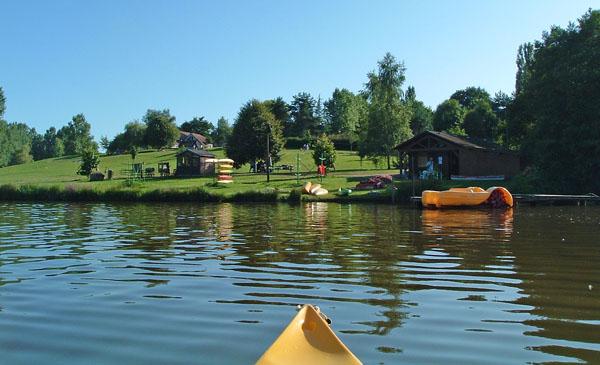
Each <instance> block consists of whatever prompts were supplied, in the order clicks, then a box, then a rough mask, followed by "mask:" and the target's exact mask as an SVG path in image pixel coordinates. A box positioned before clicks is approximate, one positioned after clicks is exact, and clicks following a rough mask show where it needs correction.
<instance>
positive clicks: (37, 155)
mask: <svg viewBox="0 0 600 365" xmlns="http://www.w3.org/2000/svg"><path fill="white" fill-rule="evenodd" d="M30 134H31V156H32V157H33V159H34V160H36V161H37V160H41V159H44V158H47V157H49V156H48V155H47V153H46V148H45V146H44V136H42V135H41V134H39V133H38V132H37V131H36V130H35V128H31V131H30Z"/></svg>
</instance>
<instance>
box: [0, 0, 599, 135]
mask: <svg viewBox="0 0 600 365" xmlns="http://www.w3.org/2000/svg"><path fill="white" fill-rule="evenodd" d="M590 7H591V8H596V9H597V8H600V0H577V1H575V0H572V1H569V0H565V1H552V0H544V1H542V0H538V1H508V0H503V1H416V0H415V1H400V0H397V1H378V0H373V1H366V0H365V1H307V0H303V1H284V0H279V1H278V0H272V1H267V0H254V1H241V0H240V1H212V2H209V1H200V0H198V1H183V0H181V1H166V0H165V1H152V0H144V1H117V0H114V1H110V0H102V1H61V0H53V1H23V0H2V1H0V24H2V27H1V29H0V86H2V88H3V89H4V94H5V96H6V98H7V111H6V114H5V119H6V120H8V121H11V122H17V121H22V122H26V123H27V124H29V125H30V126H33V127H35V128H36V129H38V131H41V132H43V131H44V130H46V129H47V128H48V127H50V126H57V127H60V126H62V125H64V124H66V123H67V122H68V121H69V120H70V118H71V117H72V116H73V115H75V114H77V113H84V114H85V115H86V118H87V119H88V121H89V122H90V123H91V124H92V133H93V134H94V135H95V137H96V139H99V138H100V136H102V135H107V136H109V137H112V136H114V135H115V134H116V133H118V132H120V131H121V130H122V128H123V126H124V124H125V123H127V122H129V121H131V120H134V119H141V118H142V116H143V115H144V113H145V111H146V110H147V109H149V108H153V109H163V108H168V109H170V110H171V113H172V114H173V115H175V116H176V117H177V122H178V123H182V122H184V121H186V120H189V119H191V118H192V117H194V116H205V117H206V118H207V119H208V120H210V121H212V122H216V120H217V118H218V117H219V116H225V117H226V118H227V119H229V121H230V122H233V120H234V119H235V116H236V114H237V112H238V110H239V108H240V106H241V105H242V104H243V103H244V102H246V101H248V100H249V99H252V98H257V99H261V100H262V99H268V98H274V97H277V96H282V97H283V98H284V99H286V100H287V101H290V100H291V98H292V96H293V95H294V94H296V93H298V92H302V91H306V92H309V93H311V94H313V95H314V96H315V97H317V96H319V95H320V96H321V98H322V99H327V98H328V97H329V96H330V95H331V93H332V92H333V90H334V89H335V88H336V87H340V88H342V87H344V88H348V89H350V90H352V91H358V90H360V89H361V88H362V87H363V84H364V82H365V81H366V74H367V72H369V71H371V70H373V69H375V67H376V64H377V61H378V60H379V59H381V58H382V57H383V55H384V54H385V53H386V52H388V51H389V52H391V53H392V54H394V55H395V56H396V57H397V58H398V59H399V60H402V61H404V63H405V66H406V68H407V72H406V84H405V87H406V86H408V85H413V86H415V88H416V91H417V97H418V98H419V99H421V100H423V101H424V102H425V103H426V104H427V105H429V106H431V107H433V108H435V107H436V106H437V105H438V104H439V103H440V102H442V101H443V100H445V99H447V98H448V97H449V95H450V94H451V93H452V92H454V91H455V90H457V89H462V88H464V87H467V86H481V87H484V88H485V89H487V90H488V91H489V92H490V93H492V94H493V93H494V92H496V91H498V90H503V91H504V92H507V93H510V92H512V91H513V89H514V75H515V71H516V66H515V57H516V51H517V47H518V46H519V44H521V43H524V42H527V41H533V40H535V39H540V37H541V33H542V32H543V31H544V30H547V29H549V28H550V26H551V25H553V24H556V25H560V26H566V25H567V24H568V22H569V21H575V20H576V19H577V18H578V17H580V16H581V15H582V14H583V13H585V11H586V10H587V9H588V8H590Z"/></svg>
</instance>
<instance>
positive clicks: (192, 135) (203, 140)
mask: <svg viewBox="0 0 600 365" xmlns="http://www.w3.org/2000/svg"><path fill="white" fill-rule="evenodd" d="M189 138H193V139H195V140H197V141H198V142H200V143H202V144H206V142H207V139H206V137H205V136H203V135H202V134H200V133H192V132H185V131H179V141H181V142H183V141H186V140H189Z"/></svg>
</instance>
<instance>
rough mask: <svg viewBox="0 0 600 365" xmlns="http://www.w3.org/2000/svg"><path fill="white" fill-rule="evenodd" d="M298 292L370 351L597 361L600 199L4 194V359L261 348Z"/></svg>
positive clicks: (143, 359)
mask: <svg viewBox="0 0 600 365" xmlns="http://www.w3.org/2000/svg"><path fill="white" fill-rule="evenodd" d="M299 303H313V304H317V305H319V306H320V307H321V310H322V311H323V312H325V313H326V314H327V315H328V316H329V317H330V318H332V320H333V328H334V330H335V331H336V332H337V333H338V335H339V336H340V337H341V339H342V341H344V342H345V343H346V344H347V345H348V346H349V347H350V349H352V351H353V352H354V353H355V354H356V355H357V356H358V357H359V358H360V359H361V360H362V361H363V362H364V363H365V364H379V363H382V364H442V363H443V364H484V363H485V364H524V363H546V362H547V363H563V362H564V363H585V362H589V363H600V207H598V206H593V207H534V208H530V207H518V208H516V209H514V210H512V211H485V210H448V211H435V210H424V211H421V210H418V209H409V208H399V207H394V206H386V205H366V204H360V205H338V204H325V203H313V204H305V205H301V206H288V205H285V204H278V205H230V204H221V205H204V206H198V205H176V204H164V205H143V204H140V205H111V204H4V203H0V363H2V364H84V363H85V364H167V363H168V364H252V363H253V362H254V361H256V359H257V358H258V357H259V356H260V355H261V354H262V352H263V351H264V350H265V349H266V348H267V347H268V346H269V344H270V343H271V342H272V341H273V340H274V339H275V338H276V337H277V335H278V334H279V333H280V331H281V330H282V329H283V328H284V327H285V325H286V324H287V323H288V322H289V320H290V319H291V318H292V317H293V316H294V315H295V312H296V311H295V305H296V304H299Z"/></svg>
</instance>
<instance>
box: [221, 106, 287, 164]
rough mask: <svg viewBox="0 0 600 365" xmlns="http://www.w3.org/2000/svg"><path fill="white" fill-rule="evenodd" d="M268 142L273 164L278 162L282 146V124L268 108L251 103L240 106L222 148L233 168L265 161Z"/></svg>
mask: <svg viewBox="0 0 600 365" xmlns="http://www.w3.org/2000/svg"><path fill="white" fill-rule="evenodd" d="M267 138H268V139H269V154H270V156H271V158H272V160H273V162H277V161H279V159H280V153H281V149H282V148H283V145H284V140H283V131H282V127H281V123H280V122H279V121H278V120H277V119H276V118H275V116H274V115H273V113H272V112H271V110H270V109H269V106H268V105H267V104H265V103H263V102H260V101H258V100H256V99H253V100H250V101H249V102H247V103H246V104H244V106H242V108H241V109H240V111H239V113H238V116H237V118H236V121H235V123H234V125H233V130H232V133H231V136H230V137H229V140H228V141H227V146H226V147H225V152H226V154H227V157H229V158H231V159H232V160H234V161H235V165H236V166H240V165H243V164H245V163H252V162H254V161H256V160H259V159H262V160H266V159H267Z"/></svg>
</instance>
